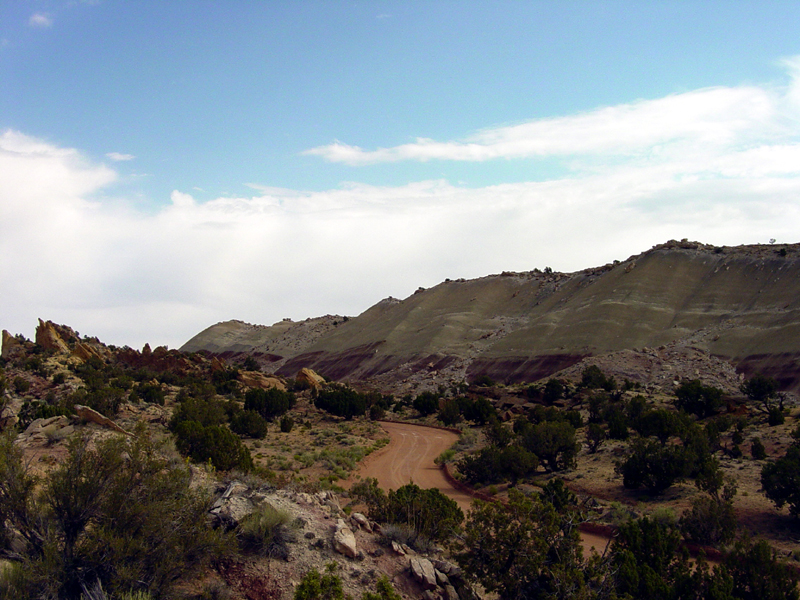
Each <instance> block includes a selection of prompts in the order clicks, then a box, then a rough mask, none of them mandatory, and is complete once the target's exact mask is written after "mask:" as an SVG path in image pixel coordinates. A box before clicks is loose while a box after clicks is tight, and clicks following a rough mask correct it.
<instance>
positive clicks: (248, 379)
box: [239, 371, 286, 392]
mask: <svg viewBox="0 0 800 600" xmlns="http://www.w3.org/2000/svg"><path fill="white" fill-rule="evenodd" d="M239 381H241V382H242V383H243V384H244V385H246V386H247V387H250V388H261V389H262V390H269V389H272V388H277V389H279V390H281V391H283V392H285V391H286V384H285V383H284V382H283V380H282V379H281V378H280V377H275V376H274V375H265V374H264V373H261V372H260V371H240V372H239Z"/></svg>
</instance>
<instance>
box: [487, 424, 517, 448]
mask: <svg viewBox="0 0 800 600" xmlns="http://www.w3.org/2000/svg"><path fill="white" fill-rule="evenodd" d="M483 433H484V435H485V436H486V439H487V440H489V443H490V444H492V445H493V446H497V447H498V448H503V447H505V446H508V445H509V444H510V443H511V442H512V440H513V439H514V432H513V431H511V429H509V428H508V427H506V426H505V425H504V424H503V423H502V422H500V421H499V420H497V419H491V420H490V421H489V424H488V425H486V426H485V427H484V428H483Z"/></svg>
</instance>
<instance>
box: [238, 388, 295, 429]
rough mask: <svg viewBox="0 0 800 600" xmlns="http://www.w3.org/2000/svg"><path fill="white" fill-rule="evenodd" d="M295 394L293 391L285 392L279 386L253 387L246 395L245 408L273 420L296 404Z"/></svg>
mask: <svg viewBox="0 0 800 600" xmlns="http://www.w3.org/2000/svg"><path fill="white" fill-rule="evenodd" d="M294 402H295V396H294V394H293V393H291V392H284V391H283V390H279V389H278V388H270V389H268V390H262V389H259V388H253V389H250V390H247V392H246V393H245V395H244V409H245V410H254V411H256V412H257V413H259V414H260V415H261V416H262V417H264V419H266V420H267V421H272V420H273V419H274V418H275V417H279V416H281V415H283V414H285V413H286V412H288V411H289V409H291V408H292V406H294Z"/></svg>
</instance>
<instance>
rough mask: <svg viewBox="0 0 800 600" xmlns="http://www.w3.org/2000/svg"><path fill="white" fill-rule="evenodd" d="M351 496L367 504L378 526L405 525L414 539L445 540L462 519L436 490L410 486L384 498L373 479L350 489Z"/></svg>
mask: <svg viewBox="0 0 800 600" xmlns="http://www.w3.org/2000/svg"><path fill="white" fill-rule="evenodd" d="M352 493H353V494H354V495H355V496H357V497H359V498H360V499H362V500H363V501H364V502H365V503H366V504H367V507H368V508H369V516H370V518H372V519H374V520H376V521H378V522H381V523H394V524H402V525H408V526H409V527H410V528H411V530H412V531H413V532H414V536H415V537H419V536H422V537H425V538H428V539H430V540H443V539H446V538H447V537H448V536H450V535H451V534H452V533H453V532H454V531H456V530H457V529H458V527H459V526H460V525H461V522H462V521H463V520H464V513H463V512H462V511H461V509H460V508H459V507H458V504H456V502H455V500H451V499H450V498H448V497H447V496H445V495H444V494H442V493H441V492H440V491H439V490H437V489H433V488H431V489H422V488H420V487H419V486H417V485H416V484H413V483H409V484H406V485H404V486H402V487H401V488H398V489H397V490H391V491H389V494H388V495H387V494H385V493H384V492H383V490H382V489H380V488H379V487H378V482H377V481H376V480H374V479H367V480H365V481H362V482H359V483H358V484H356V485H355V486H353V488H352ZM412 542H413V540H412Z"/></svg>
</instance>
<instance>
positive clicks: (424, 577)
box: [409, 556, 437, 590]
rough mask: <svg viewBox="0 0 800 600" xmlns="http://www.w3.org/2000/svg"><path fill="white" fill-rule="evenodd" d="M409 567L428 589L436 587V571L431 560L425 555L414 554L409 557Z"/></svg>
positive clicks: (415, 577)
mask: <svg viewBox="0 0 800 600" xmlns="http://www.w3.org/2000/svg"><path fill="white" fill-rule="evenodd" d="M409 567H410V568H411V574H412V575H413V576H414V579H416V580H417V581H419V582H420V583H421V584H422V586H423V587H424V588H425V589H426V590H435V589H436V587H437V583H436V571H435V570H434V568H433V563H432V562H431V561H429V560H428V559H427V558H425V557H424V556H412V557H411V558H410V559H409Z"/></svg>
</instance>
